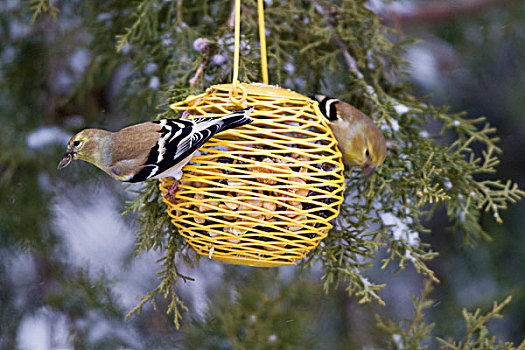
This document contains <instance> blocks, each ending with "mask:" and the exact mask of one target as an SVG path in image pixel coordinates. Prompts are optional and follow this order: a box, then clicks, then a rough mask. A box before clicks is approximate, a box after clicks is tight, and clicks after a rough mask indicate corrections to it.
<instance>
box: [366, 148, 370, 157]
mask: <svg viewBox="0 0 525 350" xmlns="http://www.w3.org/2000/svg"><path fill="white" fill-rule="evenodd" d="M365 156H367V157H370V151H369V150H368V149H366V151H365Z"/></svg>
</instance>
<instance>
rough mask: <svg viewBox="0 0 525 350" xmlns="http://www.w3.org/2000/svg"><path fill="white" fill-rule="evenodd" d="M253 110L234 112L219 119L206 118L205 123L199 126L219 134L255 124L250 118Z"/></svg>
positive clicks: (246, 109)
mask: <svg viewBox="0 0 525 350" xmlns="http://www.w3.org/2000/svg"><path fill="white" fill-rule="evenodd" d="M252 110H253V107H250V108H245V109H241V110H238V111H235V112H232V113H230V114H227V115H225V116H222V117H219V118H213V119H209V118H205V120H206V121H205V122H202V123H199V124H197V125H198V126H199V127H202V128H203V129H208V130H210V131H211V132H212V134H217V133H219V132H222V131H225V130H228V129H233V128H236V127H239V126H242V125H246V124H249V123H251V122H253V119H252V118H250V117H249V116H248V115H249V114H250V113H251V111H252Z"/></svg>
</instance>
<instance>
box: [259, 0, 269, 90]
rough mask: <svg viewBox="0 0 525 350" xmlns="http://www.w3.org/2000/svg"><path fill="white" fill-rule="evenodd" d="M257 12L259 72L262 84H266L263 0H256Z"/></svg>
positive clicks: (266, 67) (266, 64)
mask: <svg viewBox="0 0 525 350" xmlns="http://www.w3.org/2000/svg"><path fill="white" fill-rule="evenodd" d="M257 7H258V11H257V12H258V13H259V41H260V42H261V72H262V80H263V83H264V84H268V62H267V59H266V32H265V29H264V1H263V0H257Z"/></svg>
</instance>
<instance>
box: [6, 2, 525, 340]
mask: <svg viewBox="0 0 525 350" xmlns="http://www.w3.org/2000/svg"><path fill="white" fill-rule="evenodd" d="M38 3H39V2H38V1H31V2H26V1H19V0H3V1H2V2H0V123H1V127H0V234H1V235H0V348H5V349H12V348H17V349H69V348H79V349H82V348H97V349H98V348H107V349H114V348H127V349H128V348H129V349H141V348H150V349H152V348H159V349H160V348H186V349H200V348H209V349H212V348H213V349H229V348H279V349H281V348H292V349H293V348H315V349H354V348H384V347H385V345H384V344H385V339H384V337H385V334H383V333H381V331H380V330H379V329H378V328H377V327H376V320H375V317H374V315H375V314H380V315H381V317H383V318H385V319H391V320H394V321H396V322H397V321H401V320H403V319H407V318H410V317H412V314H413V305H412V302H411V301H410V297H409V294H410V293H413V294H415V295H419V294H420V293H421V289H422V287H423V284H424V282H423V277H422V276H421V275H418V274H417V273H416V272H415V271H414V270H413V268H412V267H410V266H409V267H407V268H406V269H405V270H402V271H396V270H395V269H393V268H389V269H386V270H381V269H380V268H379V266H380V263H379V262H378V263H377V264H376V265H377V266H376V267H374V268H371V269H370V270H368V271H367V275H368V276H369V277H370V278H371V279H373V280H374V281H376V282H380V283H386V287H385V288H384V289H383V290H381V291H380V295H381V297H382V298H383V299H384V300H385V302H386V306H384V307H383V306H379V305H377V304H373V303H372V304H369V305H361V304H358V303H357V299H356V298H349V297H348V296H347V294H346V292H345V291H344V285H341V286H339V288H337V289H335V290H332V291H331V292H330V293H329V294H325V293H324V292H323V290H322V282H321V280H320V279H321V277H322V271H321V269H320V268H319V266H316V265H315V264H314V265H313V266H312V268H311V269H309V270H306V271H302V270H301V269H300V268H298V267H283V268H278V269H255V268H246V267H236V266H229V265H225V264H222V263H218V262H214V261H208V260H206V259H201V263H200V265H199V266H198V267H197V268H195V269H191V268H190V267H189V266H188V267H185V265H184V263H182V262H181V265H180V266H181V268H182V272H183V273H185V274H188V275H190V276H192V277H193V278H194V281H189V282H187V283H180V284H179V289H180V290H179V293H180V295H181V297H182V299H183V300H184V301H185V303H186V305H187V306H188V308H189V311H188V312H186V313H185V314H184V315H183V321H182V327H181V329H180V330H177V329H176V328H175V326H174V324H173V322H172V319H171V317H170V316H166V313H165V310H166V302H165V301H164V300H163V299H162V298H157V306H158V308H157V310H156V311H155V310H154V309H153V308H152V306H151V305H149V304H148V305H147V306H146V307H145V308H144V310H143V312H142V313H141V314H140V315H139V314H136V315H134V316H132V317H131V318H130V319H129V320H125V319H124V316H125V315H126V314H127V313H128V311H129V310H130V309H131V308H133V307H134V306H135V305H136V304H137V302H138V300H137V296H142V295H145V294H146V293H147V292H148V291H149V290H152V289H153V288H155V286H156V284H157V282H158V281H157V279H156V277H155V273H156V272H157V271H158V270H160V266H159V265H158V264H157V263H156V262H155V260H156V259H158V258H159V257H160V255H158V254H157V253H155V252H149V253H147V254H146V253H143V254H141V255H139V256H138V257H136V256H135V241H134V238H135V232H136V230H137V229H138V226H137V223H136V222H135V220H134V217H133V216H132V215H126V216H122V215H121V213H122V212H123V210H124V205H125V204H124V203H125V202H126V201H127V200H130V199H132V198H133V192H130V191H125V189H124V188H125V186H124V185H122V184H120V183H118V182H116V181H113V180H112V179H110V178H109V177H107V176H105V175H104V174H102V173H101V172H100V171H99V170H97V169H95V168H94V167H92V166H90V165H88V164H85V163H82V162H77V163H76V164H74V166H71V167H68V168H67V169H66V170H64V171H62V172H60V173H58V172H57V171H56V166H57V164H58V161H59V160H60V158H61V155H62V153H63V152H64V149H65V148H64V147H65V145H66V143H67V141H68V139H69V137H70V136H71V135H72V134H73V133H74V132H76V131H78V130H80V129H82V128H84V127H88V126H90V127H102V128H107V129H110V130H116V129H118V128H120V127H122V126H124V125H129V124H132V123H135V122H138V121H143V120H148V119H150V118H152V117H153V116H154V115H155V114H156V110H155V107H156V106H157V105H158V104H159V95H158V93H157V91H158V90H159V87H160V86H161V84H162V83H164V81H163V79H164V78H163V77H161V76H160V77H159V76H157V75H156V71H157V66H156V64H151V65H146V66H145V67H144V68H143V69H142V70H141V71H137V70H136V69H134V67H133V65H132V63H131V62H132V60H133V59H136V57H134V58H133V57H132V58H130V57H129V56H127V55H126V54H127V51H129V48H126V47H125V48H124V50H122V51H121V52H120V53H118V54H117V53H114V56H115V57H116V58H117V59H116V60H113V61H107V62H100V59H101V57H104V56H103V55H102V53H103V52H101V51H103V50H106V51H105V52H115V41H114V36H115V35H117V34H122V30H123V28H122V27H119V20H120V19H121V17H117V16H116V15H114V14H113V13H112V12H104V11H103V9H104V6H105V5H104V3H110V2H108V1H106V2H102V1H93V2H92V4H91V2H90V4H89V5H86V4H82V5H80V2H77V1H71V2H59V1H56V2H54V3H55V4H56V5H57V6H58V7H59V8H60V13H59V14H58V15H57V20H56V21H54V20H53V19H52V18H51V17H50V15H49V14H44V15H42V16H40V17H38V18H37V20H36V21H35V22H34V23H33V22H32V16H33V13H34V11H35V10H38V8H37V7H36V8H35V7H34V6H33V5H34V4H38ZM30 5H31V6H33V8H32V9H30ZM524 5H525V4H524V2H523V1H510V0H509V1H495V0H477V1H475V0H469V1H464V2H456V1H449V0H443V1H438V0H435V1H416V0H403V1H392V2H390V1H388V2H386V3H385V2H382V1H379V0H371V1H369V2H368V3H367V5H366V6H367V7H368V8H369V9H371V10H372V11H374V12H375V13H376V14H377V15H378V16H379V17H380V18H381V20H382V21H383V23H384V24H386V25H388V26H390V27H392V28H395V29H396V30H397V31H398V36H397V37H396V36H392V40H404V39H414V38H417V39H419V40H418V41H416V42H415V43H413V44H411V45H410V46H408V47H407V50H406V52H405V59H406V60H407V62H408V64H409V70H410V72H411V73H412V76H411V83H412V85H413V92H414V94H415V95H416V96H428V97H429V99H430V101H432V103H433V104H435V105H438V106H440V105H448V106H450V110H451V111H453V112H459V111H466V112H467V113H468V115H470V116H472V117H477V116H486V117H487V119H488V121H489V122H490V123H491V124H492V125H494V126H496V127H497V128H498V133H499V136H500V137H501V143H500V145H501V148H502V149H503V154H502V155H501V164H500V165H499V167H498V173H497V175H498V177H500V178H503V179H511V180H513V181H516V182H518V183H519V185H520V187H521V188H525V175H524V174H525V147H523V141H522V140H524V139H525V117H524V113H523V112H522V111H523V109H525V60H524V59H523V57H525V11H524V9H525V6H524ZM125 15H126V13H125V12H124V13H123V14H120V16H125ZM166 40H169V38H166ZM95 41H96V45H95ZM218 59H219V58H217V60H218ZM116 62H117V63H116ZM95 68H96V69H95ZM139 87H142V88H146V92H144V93H141V94H136V93H134V92H136V91H137V89H139ZM129 96H133V98H132V99H130V98H129ZM437 130H439V129H438V127H437V126H434V125H430V126H429V132H430V133H431V134H432V132H433V131H434V132H437ZM138 186H140V185H138ZM132 189H133V188H132ZM502 217H503V219H504V224H501V225H499V224H496V223H495V222H494V221H493V219H492V218H491V217H490V215H487V217H483V218H482V225H483V226H484V227H486V230H487V231H488V232H489V233H490V234H491V237H492V240H491V241H489V242H485V241H480V242H478V243H477V245H476V246H463V242H462V240H461V237H460V236H459V235H455V234H454V233H453V232H451V231H449V230H447V229H446V225H443V222H444V220H446V218H445V213H444V212H443V213H440V212H438V213H437V214H436V216H435V217H434V219H433V220H432V221H431V222H430V223H429V227H430V228H431V229H432V234H431V235H425V236H424V238H423V239H424V240H425V241H427V242H428V243H430V244H431V245H432V247H433V249H434V250H435V251H437V252H439V256H438V257H437V258H435V259H434V260H433V261H431V262H430V263H429V265H430V266H431V268H432V269H433V270H434V271H435V272H436V275H437V277H438V278H439V279H440V281H441V282H440V283H439V284H436V285H435V286H434V287H435V290H434V292H433V293H432V294H431V298H432V299H433V300H434V301H435V302H434V303H433V305H432V307H431V308H429V309H428V311H427V313H426V316H425V320H426V321H427V322H428V323H431V322H434V323H435V328H434V330H433V332H432V335H433V336H439V337H443V338H447V337H449V336H450V337H453V338H459V337H462V336H463V334H464V331H465V326H464V322H463V320H462V316H461V309H462V308H467V309H469V310H474V309H476V308H478V307H479V308H481V309H482V310H488V309H489V308H490V307H491V305H492V302H493V301H494V300H499V301H501V300H503V299H504V298H505V297H506V296H508V295H512V296H513V300H512V302H511V303H510V304H509V306H507V307H506V308H505V309H504V310H503V315H504V318H503V319H498V320H494V321H491V322H490V323H489V326H490V329H491V331H492V332H493V333H494V334H495V335H496V336H497V337H498V338H500V339H503V340H510V341H514V342H521V341H522V340H523V337H524V335H525V278H524V277H525V276H524V271H525V230H524V229H523V227H524V225H525V203H524V202H519V203H517V204H515V205H512V206H510V208H509V209H508V210H506V211H504V212H503V213H502ZM434 346H435V344H433V345H432V347H434Z"/></svg>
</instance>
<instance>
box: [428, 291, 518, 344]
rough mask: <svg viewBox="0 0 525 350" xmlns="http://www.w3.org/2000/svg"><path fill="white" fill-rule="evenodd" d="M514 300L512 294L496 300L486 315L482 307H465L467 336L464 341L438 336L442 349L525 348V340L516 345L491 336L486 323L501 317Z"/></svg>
mask: <svg viewBox="0 0 525 350" xmlns="http://www.w3.org/2000/svg"><path fill="white" fill-rule="evenodd" d="M511 300H512V297H511V296H508V297H507V298H506V299H505V300H504V301H502V302H501V303H499V304H498V303H497V302H494V304H493V306H492V310H491V311H489V312H488V313H486V314H485V315H482V314H481V311H480V309H476V311H475V312H474V313H469V312H468V311H467V310H466V309H463V311H462V313H463V318H464V319H465V323H466V326H467V331H466V334H465V337H464V338H463V340H462V341H453V340H452V339H448V340H445V339H442V338H439V337H438V338H436V339H437V341H438V342H439V343H441V344H442V346H441V347H440V349H442V350H446V349H449V350H475V349H487V350H492V349H493V350H503V349H506V350H518V349H519V350H523V349H525V340H524V341H523V342H522V343H521V344H520V345H518V347H514V344H513V343H511V342H505V343H503V342H502V341H497V340H496V337H494V336H490V333H489V330H488V328H487V326H486V323H487V322H488V321H489V320H490V319H492V318H501V317H502V315H501V314H500V311H501V310H502V309H503V308H504V307H505V306H507V305H508V304H509V303H510V301H511Z"/></svg>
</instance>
